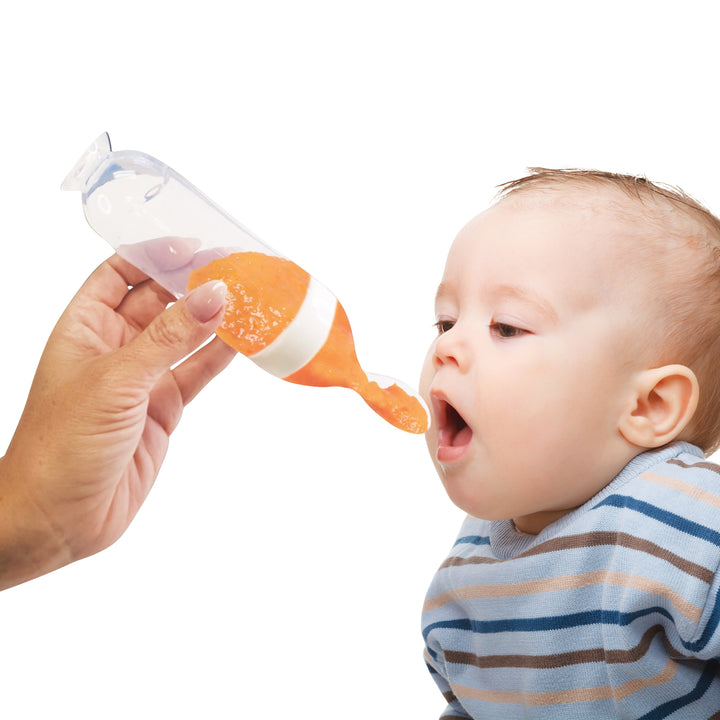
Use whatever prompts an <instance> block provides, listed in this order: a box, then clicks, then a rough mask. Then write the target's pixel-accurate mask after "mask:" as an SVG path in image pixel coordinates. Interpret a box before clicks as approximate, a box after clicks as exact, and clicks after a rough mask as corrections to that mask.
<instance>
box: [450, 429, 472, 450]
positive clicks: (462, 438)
mask: <svg viewBox="0 0 720 720" xmlns="http://www.w3.org/2000/svg"><path fill="white" fill-rule="evenodd" d="M471 437H472V430H471V429H470V428H469V427H468V426H467V425H466V426H465V427H464V428H463V429H462V430H461V431H460V432H459V433H457V435H455V437H454V438H453V440H452V445H453V447H462V446H463V445H467V444H468V443H469V442H470V438H471Z"/></svg>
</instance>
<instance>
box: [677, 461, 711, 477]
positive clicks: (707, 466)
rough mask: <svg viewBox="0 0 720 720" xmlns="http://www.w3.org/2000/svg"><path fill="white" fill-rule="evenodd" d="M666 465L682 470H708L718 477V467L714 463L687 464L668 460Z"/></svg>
mask: <svg viewBox="0 0 720 720" xmlns="http://www.w3.org/2000/svg"><path fill="white" fill-rule="evenodd" d="M668 465H678V466H679V467H682V468H702V469H703V470H710V471H711V472H714V473H717V474H718V475H720V465H716V464H715V463H709V462H699V463H692V464H688V463H685V462H683V461H682V460H668Z"/></svg>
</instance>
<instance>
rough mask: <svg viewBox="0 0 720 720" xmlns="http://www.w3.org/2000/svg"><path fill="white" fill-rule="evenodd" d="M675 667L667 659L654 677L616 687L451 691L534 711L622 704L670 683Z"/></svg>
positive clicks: (461, 688)
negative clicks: (547, 707) (610, 702)
mask: <svg viewBox="0 0 720 720" xmlns="http://www.w3.org/2000/svg"><path fill="white" fill-rule="evenodd" d="M677 667H678V666H677V663H675V661H674V660H672V659H668V661H667V663H666V664H665V667H664V668H663V669H662V670H661V671H660V672H659V673H658V674H657V675H655V676H654V677H651V678H637V679H634V680H630V681H629V682H626V683H623V684H622V685H619V686H618V687H612V686H610V685H600V686H599V687H588V688H572V689H570V690H556V691H552V692H538V693H529V692H519V691H515V690H484V689H481V688H473V687H467V686H465V685H453V690H454V691H455V695H457V697H459V698H468V699H472V700H482V701H485V702H494V703H511V704H517V705H525V706H534V707H539V706H543V705H560V704H563V703H579V702H592V701H594V700H607V699H609V698H615V699H616V700H617V699H620V700H622V699H624V698H626V697H628V696H630V695H632V694H633V693H636V692H638V691H640V690H643V689H645V688H648V687H657V686H659V685H663V684H665V683H667V682H669V681H670V680H672V678H673V677H674V676H675V673H676V672H677Z"/></svg>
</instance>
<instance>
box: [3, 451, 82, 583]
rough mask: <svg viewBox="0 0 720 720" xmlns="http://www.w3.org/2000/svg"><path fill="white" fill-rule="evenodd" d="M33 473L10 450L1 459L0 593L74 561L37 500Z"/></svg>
mask: <svg viewBox="0 0 720 720" xmlns="http://www.w3.org/2000/svg"><path fill="white" fill-rule="evenodd" d="M34 484H35V483H34V482H33V480H32V473H31V471H30V469H29V468H24V467H23V463H22V462H19V461H18V459H17V458H16V457H15V456H13V453H12V452H11V451H10V449H9V450H8V454H6V455H5V457H2V458H0V590H4V589H6V588H9V587H13V586H14V585H19V584H21V583H24V582H26V581H28V580H32V579H33V578H36V577H39V576H40V575H44V574H46V573H48V572H51V571H52V570H56V569H58V568H60V567H62V566H63V565H67V564H68V563H69V562H71V561H72V559H73V558H72V557H71V552H70V549H69V547H68V546H67V544H66V543H65V541H64V539H63V538H62V535H61V533H60V532H58V530H57V529H56V528H54V527H53V524H52V522H51V519H50V518H49V517H48V515H47V514H46V513H45V512H44V511H43V509H42V508H41V507H40V506H39V505H38V504H37V503H36V502H34V500H33V486H34Z"/></svg>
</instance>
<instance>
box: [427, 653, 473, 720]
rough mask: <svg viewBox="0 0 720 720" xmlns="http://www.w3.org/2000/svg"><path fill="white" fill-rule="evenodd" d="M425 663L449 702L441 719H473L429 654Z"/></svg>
mask: <svg viewBox="0 0 720 720" xmlns="http://www.w3.org/2000/svg"><path fill="white" fill-rule="evenodd" d="M425 664H426V665H427V668H428V670H429V671H430V675H431V676H432V678H433V680H435V683H436V685H437V686H438V688H439V689H440V692H441V693H442V694H443V697H444V698H445V700H447V703H448V706H447V707H446V708H445V710H444V711H443V713H442V714H441V715H440V720H472V716H471V715H468V714H467V712H465V710H464V709H463V707H462V705H461V704H460V701H459V700H458V699H457V698H456V697H455V695H454V693H453V691H452V688H451V687H450V684H449V683H448V681H447V680H446V679H445V678H444V677H443V676H442V675H441V674H440V673H439V672H438V671H437V670H436V669H435V668H434V667H433V665H432V663H431V662H430V660H429V659H428V657H427V656H426V658H425Z"/></svg>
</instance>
